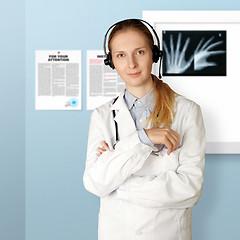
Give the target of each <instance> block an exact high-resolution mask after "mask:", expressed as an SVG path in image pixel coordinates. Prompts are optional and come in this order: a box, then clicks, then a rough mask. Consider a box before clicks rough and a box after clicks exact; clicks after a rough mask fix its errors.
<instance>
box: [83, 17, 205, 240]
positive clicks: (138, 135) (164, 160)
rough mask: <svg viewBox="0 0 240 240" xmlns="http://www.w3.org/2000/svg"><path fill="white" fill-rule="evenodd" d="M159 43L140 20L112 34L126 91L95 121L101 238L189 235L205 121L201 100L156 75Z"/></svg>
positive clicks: (91, 172)
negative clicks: (195, 100) (189, 98)
mask: <svg viewBox="0 0 240 240" xmlns="http://www.w3.org/2000/svg"><path fill="white" fill-rule="evenodd" d="M155 47H156V46H155V45H154V41H153V36H152V34H151V32H150V31H149V29H148V28H147V27H146V25H145V24H143V21H142V20H136V19H128V20H124V21H121V22H119V23H117V24H115V25H114V28H113V29H112V31H111V33H110V35H109V39H108V48H109V54H108V60H109V59H110V61H111V62H110V66H112V67H113V68H115V69H116V70H117V72H118V74H119V75H120V77H121V78H122V80H123V81H124V82H125V85H126V89H125V90H124V91H123V92H122V93H121V94H120V95H119V97H118V98H117V99H113V100H112V101H110V102H108V103H106V104H104V105H102V106H101V107H99V108H97V109H95V110H94V111H93V113H92V117H91V122H90V129H89V139H88V150H87V160H86V169H85V172H84V179H83V180H84V185H85V188H86V189H87V190H88V191H90V192H92V193H93V194H95V195H97V196H99V197H100V198H101V199H100V211H99V232H98V236H99V240H118V239H119V240H125V239H126V240H129V239H146V240H159V239H163V240H176V239H182V240H188V239H191V213H192V207H193V206H194V205H195V204H196V203H197V201H198V199H199V197H200V195H201V191H202V184H203V172H204V160H205V131H204V124H203V120H202V114H201V110H200V107H199V106H198V105H197V104H196V103H194V102H192V101H190V100H188V99H186V98H184V97H182V96H180V95H178V94H176V93H175V92H174V91H173V90H172V89H171V88H170V87H169V86H168V85H167V84H165V83H163V82H162V81H161V80H159V79H158V78H157V77H156V76H154V75H152V74H151V70H152V64H153V62H154V61H155V60H156V59H155V57H154V56H153V55H154V54H155ZM107 62H108V61H107ZM107 64H108V63H107ZM113 115H114V116H113ZM116 129H117V131H116Z"/></svg>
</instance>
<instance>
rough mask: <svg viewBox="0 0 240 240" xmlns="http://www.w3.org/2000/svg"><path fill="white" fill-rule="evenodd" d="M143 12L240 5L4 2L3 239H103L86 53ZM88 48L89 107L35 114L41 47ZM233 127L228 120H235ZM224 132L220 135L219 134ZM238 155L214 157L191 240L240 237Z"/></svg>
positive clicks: (232, 0) (0, 92)
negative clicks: (89, 165)
mask: <svg viewBox="0 0 240 240" xmlns="http://www.w3.org/2000/svg"><path fill="white" fill-rule="evenodd" d="M142 10H240V2H239V1H238V0H229V1H222V2H220V1H217V0H212V1H210V0H201V1H200V0H199V1H193V0H182V1H178V0H167V1H162V0H149V1H146V0H145V1H140V0H132V1H129V0H128V1H126V0H121V1H118V2H117V1H110V0H101V1H97V0H94V1H93V0H88V1H81V0H78V1H77V0H68V1H66V0H48V1H47V0H41V1H40V0H39V1H33V0H26V1H23V0H22V1H19V0H12V1H11V2H9V3H7V2H6V1H5V2H4V3H1V8H0V18H1V19H0V20H1V23H0V26H1V38H0V43H1V58H0V61H1V63H0V68H1V71H0V79H1V85H0V98H1V99H0V105H1V114H0V131H1V132H0V154H1V155H0V164H1V165H0V203H1V204H0V239H1V240H23V239H26V240H83V239H84V240H85V239H86V240H96V239H97V217H98V207H99V199H98V198H97V197H95V196H94V195H92V194H90V193H88V192H86V191H85V190H84V187H83V184H82V175H83V171H84V165H85V156H86V147H87V136H88V125H89V118H90V113H91V112H90V111H87V110H86V51H87V50H88V49H102V45H103V37H104V34H105V31H106V30H107V28H108V27H109V26H110V25H111V24H113V23H114V22H116V21H118V20H121V19H124V18H141V16H142ZM48 49H49V50H51V49H60V50H61V49H66V50H67V49H73V50H74V49H76V50H79V49H80V50H82V60H83V62H82V81H83V83H82V93H83V97H82V101H83V110H82V111H35V109H34V108H35V105H34V104H35V95H34V94H35V92H34V89H35V50H48ZM226 124H231V121H229V123H226ZM219 131H221V129H219ZM239 170H240V155H207V156H206V169H205V182H204V190H203V195H202V197H201V199H200V201H199V203H198V205H197V206H196V207H194V209H193V239H194V240H210V239H211V240H213V239H217V240H226V239H238V238H239V233H238V230H239V213H240V207H239V202H240V192H239V182H240V174H239Z"/></svg>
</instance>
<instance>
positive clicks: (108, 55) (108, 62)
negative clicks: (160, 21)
mask: <svg viewBox="0 0 240 240" xmlns="http://www.w3.org/2000/svg"><path fill="white" fill-rule="evenodd" d="M127 20H136V21H139V22H142V23H145V24H147V25H148V26H149V27H150V28H151V29H152V32H153V33H154V36H155V38H156V40H157V45H154V46H153V50H152V52H153V62H155V63H157V62H158V60H159V58H160V65H159V78H161V74H160V68H161V59H162V56H163V51H162V50H160V41H159V38H158V35H157V33H156V31H155V29H154V28H153V27H152V25H151V24H149V23H148V22H147V21H145V20H142V19H135V18H133V19H126V20H122V21H119V22H117V23H114V24H113V25H112V26H110V27H109V28H108V30H107V32H106V34H105V37H104V45H103V47H104V53H105V56H106V59H105V60H104V63H105V65H108V66H110V67H111V68H112V69H114V68H115V67H114V64H113V61H112V56H111V53H110V51H109V52H108V53H107V50H106V42H107V35H108V33H109V31H110V30H111V29H112V28H114V27H115V26H116V25H118V24H120V23H122V22H124V21H127Z"/></svg>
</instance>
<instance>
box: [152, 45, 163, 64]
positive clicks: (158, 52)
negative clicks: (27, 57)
mask: <svg viewBox="0 0 240 240" xmlns="http://www.w3.org/2000/svg"><path fill="white" fill-rule="evenodd" d="M152 54H153V62H155V63H157V62H158V60H159V58H162V56H163V51H161V50H160V49H159V47H158V46H157V45H154V46H153V51H152Z"/></svg>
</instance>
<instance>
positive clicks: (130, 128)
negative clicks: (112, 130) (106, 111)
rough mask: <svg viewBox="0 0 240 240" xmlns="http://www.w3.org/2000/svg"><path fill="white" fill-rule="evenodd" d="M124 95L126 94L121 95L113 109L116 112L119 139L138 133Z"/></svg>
mask: <svg viewBox="0 0 240 240" xmlns="http://www.w3.org/2000/svg"><path fill="white" fill-rule="evenodd" d="M123 95H124V92H122V93H121V94H120V95H119V97H118V99H117V100H116V102H115V103H114V104H113V105H112V107H111V110H115V112H116V116H115V118H114V120H115V121H116V122H117V124H118V134H119V139H123V138H125V137H126V136H128V135H129V134H131V133H133V132H134V131H136V126H135V123H134V121H133V118H132V116H131V114H130V112H129V110H128V108H127V105H126V103H125V100H124V98H123Z"/></svg>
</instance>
